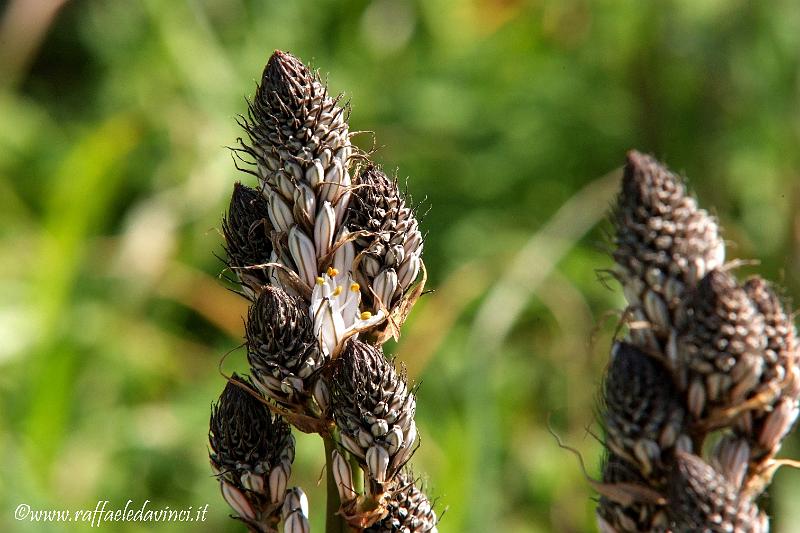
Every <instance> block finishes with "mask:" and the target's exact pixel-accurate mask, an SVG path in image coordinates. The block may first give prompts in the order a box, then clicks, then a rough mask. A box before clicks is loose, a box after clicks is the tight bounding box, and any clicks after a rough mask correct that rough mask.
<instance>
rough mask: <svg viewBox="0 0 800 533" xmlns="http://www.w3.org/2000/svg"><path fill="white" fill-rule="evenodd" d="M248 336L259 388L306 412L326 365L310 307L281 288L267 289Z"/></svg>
mask: <svg viewBox="0 0 800 533" xmlns="http://www.w3.org/2000/svg"><path fill="white" fill-rule="evenodd" d="M246 336H247V358H248V361H249V362H250V368H251V370H252V372H253V377H254V379H255V381H256V384H257V385H258V387H259V388H260V389H261V390H262V391H263V392H264V394H266V395H267V396H269V397H270V398H272V399H273V400H275V401H276V402H278V403H279V404H281V405H283V406H284V407H287V408H290V409H292V410H295V411H300V412H302V410H303V409H302V406H303V405H304V404H305V403H306V401H307V400H308V399H309V398H310V397H311V396H312V394H313V391H314V384H315V381H316V379H317V374H318V370H319V369H320V368H321V367H322V365H323V364H324V362H325V357H324V354H323V353H322V352H321V351H320V349H319V343H318V342H317V340H316V339H315V338H314V335H313V331H312V323H311V318H310V316H309V313H308V306H307V305H306V304H305V303H304V302H303V301H302V300H301V299H300V298H298V297H295V296H290V295H288V294H286V292H284V291H283V289H281V288H280V287H273V286H267V287H264V288H263V290H262V292H261V294H260V295H259V297H258V299H257V300H256V301H255V302H254V303H253V305H252V306H251V307H250V311H249V312H248V315H247V326H246Z"/></svg>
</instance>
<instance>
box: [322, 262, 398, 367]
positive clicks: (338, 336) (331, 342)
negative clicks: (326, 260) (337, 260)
mask: <svg viewBox="0 0 800 533" xmlns="http://www.w3.org/2000/svg"><path fill="white" fill-rule="evenodd" d="M360 304H361V287H360V286H359V284H358V283H355V282H354V281H353V277H352V275H351V274H350V273H347V274H346V275H345V274H339V271H338V270H337V269H335V268H333V267H330V268H328V271H327V272H325V273H324V274H322V275H321V276H319V277H318V278H317V279H316V283H315V284H314V290H313V291H312V293H311V309H310V312H311V319H312V320H313V322H314V336H315V337H316V338H317V339H318V340H319V344H320V347H321V349H322V351H323V352H324V353H325V354H326V355H329V356H331V357H336V355H338V353H339V350H340V349H341V346H342V343H343V342H344V341H345V340H347V339H348V338H350V337H352V336H354V335H358V333H359V332H361V331H364V330H365V329H368V328H371V327H372V326H374V325H376V324H378V323H380V322H382V321H383V319H384V313H383V311H379V312H378V313H377V314H375V315H373V314H372V313H370V312H369V311H361V309H360V307H359V306H360Z"/></svg>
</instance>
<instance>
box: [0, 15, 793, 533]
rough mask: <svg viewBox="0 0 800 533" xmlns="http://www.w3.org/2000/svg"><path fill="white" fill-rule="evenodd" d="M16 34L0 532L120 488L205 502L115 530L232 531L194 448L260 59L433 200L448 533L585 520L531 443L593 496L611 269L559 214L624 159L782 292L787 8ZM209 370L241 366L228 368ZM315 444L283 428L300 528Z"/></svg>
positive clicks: (430, 307) (422, 414)
mask: <svg viewBox="0 0 800 533" xmlns="http://www.w3.org/2000/svg"><path fill="white" fill-rule="evenodd" d="M34 4H36V2H30V1H28V0H20V1H18V2H8V3H7V7H6V9H7V13H10V12H11V8H10V6H12V5H14V6H19V5H27V6H31V5H34ZM33 11H35V10H33ZM18 14H19V12H18ZM22 14H23V15H24V14H25V10H22ZM30 16H31V17H32V18H30V19H24V18H23V19H21V20H22V22H26V21H27V22H30V21H33V22H34V23H37V24H39V27H40V28H41V29H42V30H43V32H42V34H43V35H45V39H44V41H43V42H42V43H41V47H40V48H39V49H38V51H37V50H35V49H34V51H33V52H32V54H31V55H30V56H29V61H27V62H26V61H24V59H25V57H28V56H25V49H24V47H23V44H24V43H22V44H20V43H21V41H19V40H13V39H12V40H7V39H6V40H2V42H3V54H2V58H3V60H4V61H5V63H4V64H5V66H6V70H5V71H4V72H0V87H1V88H0V116H2V117H3V119H2V120H0V367H2V372H0V409H2V413H3V414H4V416H3V421H2V426H0V452H1V453H2V454H3V461H2V462H0V479H2V480H3V482H2V483H0V509H2V510H3V511H2V512H0V529H2V530H3V531H64V530H75V531H79V530H82V529H83V530H88V529H90V528H89V527H88V526H87V527H83V528H81V527H78V526H74V527H73V525H70V526H69V527H68V528H65V527H64V525H63V524H54V525H51V526H50V527H47V526H45V525H43V524H26V523H18V522H15V521H14V520H13V516H12V513H13V509H14V508H15V507H16V506H17V505H18V504H19V503H23V502H24V503H28V504H30V505H31V506H32V507H45V508H52V507H57V508H72V509H77V508H92V509H93V508H94V506H95V504H96V502H97V500H105V499H108V500H110V502H111V504H112V505H113V506H117V507H122V506H124V504H125V501H126V500H128V499H132V500H134V502H136V503H138V504H139V505H141V503H142V502H144V500H145V499H150V500H151V501H152V502H153V504H154V505H156V506H159V507H164V506H167V505H169V506H170V507H171V508H180V507H185V506H189V505H192V506H194V507H195V508H196V507H197V506H200V505H203V504H205V503H209V504H210V511H209V515H208V521H207V522H205V523H204V524H200V525H197V526H196V527H195V525H192V526H191V527H190V526H184V527H181V525H170V524H162V525H158V526H156V525H153V524H113V525H108V526H107V527H109V528H110V529H111V530H114V531H116V530H125V531H145V530H155V529H157V528H160V529H161V530H164V531H172V530H198V531H223V530H226V531H239V530H241V528H240V527H239V526H238V525H237V524H236V523H234V522H232V521H230V520H228V519H227V517H226V516H227V514H228V511H227V509H226V508H225V506H224V505H223V502H222V500H221V498H220V497H219V495H218V494H217V487H216V484H215V483H214V480H213V479H212V478H211V477H210V473H209V469H208V466H207V458H206V447H205V440H206V432H207V422H208V414H209V409H208V408H209V405H210V403H211V401H213V400H214V399H215V398H216V397H217V395H218V393H219V392H220V390H221V389H222V386H223V380H222V378H221V377H220V376H219V374H218V373H217V364H218V361H219V359H220V357H221V356H222V355H223V354H224V353H226V352H228V351H229V350H232V349H234V348H236V346H237V345H238V344H239V343H240V342H241V332H242V322H241V317H242V313H243V312H244V310H245V306H244V303H243V302H241V301H239V300H238V299H237V298H236V297H235V296H234V295H232V294H231V293H229V292H228V291H226V289H225V288H224V286H223V285H222V284H221V283H219V280H218V279H217V278H218V274H219V272H220V270H221V266H222V265H221V264H220V262H219V261H218V260H216V259H215V258H214V256H213V252H218V253H219V252H220V251H221V246H220V241H221V239H220V236H219V234H218V231H217V228H218V227H219V219H220V215H221V213H222V212H223V210H224V208H225V205H226V199H227V196H228V195H229V194H230V191H231V189H232V185H233V181H234V180H235V179H245V178H246V176H242V175H237V173H236V172H235V170H234V169H233V164H232V162H231V161H230V156H229V154H228V152H227V150H226V149H225V147H224V146H225V145H230V144H233V143H234V141H235V139H236V137H237V136H238V135H240V134H241V132H239V131H237V129H236V126H235V120H234V119H235V115H236V114H237V113H241V112H242V111H244V110H245V103H244V100H243V97H244V96H248V95H250V94H251V93H252V91H253V88H254V86H255V80H256V79H257V78H258V76H259V74H260V71H261V68H262V67H263V64H264V62H265V61H266V59H267V57H268V56H269V54H270V53H271V52H272V50H273V49H275V48H282V49H288V50H290V51H292V52H294V53H296V54H297V55H299V56H300V57H301V58H303V59H304V60H307V61H311V62H312V64H313V65H315V66H317V67H319V68H320V69H321V70H322V72H323V74H326V73H329V75H328V80H329V84H330V87H331V89H332V91H334V92H338V91H346V92H347V94H348V96H349V97H350V98H351V101H352V105H353V112H352V117H351V123H352V125H353V128H354V129H356V130H369V131H370V132H374V135H373V134H368V133H365V134H362V135H360V136H358V137H356V141H357V142H358V143H359V144H360V145H361V146H362V147H364V148H371V147H372V146H373V143H375V145H376V146H377V147H378V148H379V149H378V151H377V153H376V158H377V160H378V161H379V162H382V163H384V164H385V165H387V167H388V168H389V169H394V168H398V169H399V170H398V175H399V177H400V178H401V179H404V178H405V177H406V176H409V180H408V189H409V191H410V193H412V194H413V196H414V198H415V199H417V200H420V199H422V198H424V197H426V198H427V200H426V202H425V203H424V205H426V206H430V211H429V213H428V214H427V216H426V217H425V219H424V221H423V226H424V228H425V229H426V230H427V231H428V232H429V234H428V238H427V243H426V248H425V261H426V264H427V267H428V272H429V274H430V287H432V288H434V289H436V292H435V293H434V294H431V295H428V296H426V297H424V298H423V299H422V300H421V301H420V302H419V304H418V305H417V307H416V308H415V311H414V313H412V315H411V318H410V319H409V321H408V323H407V326H406V328H405V332H404V335H403V338H402V339H401V341H400V343H399V344H398V345H396V346H391V347H390V348H391V349H393V350H394V351H395V352H396V353H397V354H398V355H399V357H400V359H401V360H403V361H405V363H406V364H407V366H408V368H409V370H410V373H411V375H413V376H415V378H417V379H419V380H421V381H422V386H421V388H420V389H419V407H418V414H417V416H418V421H419V426H420V433H421V435H422V439H423V441H422V442H423V445H422V447H421V448H420V450H419V453H418V454H417V456H416V457H415V460H414V463H415V466H416V469H417V471H418V472H419V473H421V474H423V475H424V477H425V478H426V479H427V481H428V488H429V492H430V493H431V494H432V495H434V496H437V497H438V498H439V502H440V506H441V509H440V510H444V508H447V510H446V512H445V513H444V519H443V521H442V523H441V530H442V531H443V532H448V531H453V532H455V531H458V532H462V531H465V532H467V531H474V532H483V531H525V532H538V531H542V532H544V531H591V530H592V528H593V522H592V508H593V502H592V501H591V497H592V494H591V492H590V491H589V489H588V486H587V484H586V483H585V482H584V480H583V478H582V475H581V472H580V470H579V468H578V465H577V462H576V461H575V459H574V458H573V456H572V455H570V454H569V453H568V452H565V451H564V450H561V449H560V448H558V446H557V445H556V442H555V440H554V438H553V437H552V436H551V435H550V434H549V433H548V429H547V426H548V423H549V424H550V425H551V426H552V428H553V429H554V431H556V432H557V433H558V434H559V435H560V436H562V437H563V438H564V439H565V440H566V441H567V442H568V443H569V444H571V445H573V446H575V447H576V448H577V449H578V450H580V451H581V452H582V454H583V455H584V458H585V459H586V461H587V466H588V468H589V469H590V472H589V473H590V474H592V475H597V468H598V462H599V456H600V447H599V445H598V444H597V442H596V441H595V440H594V439H593V438H592V436H591V435H590V434H589V432H587V430H586V428H587V427H589V426H591V425H592V424H593V421H594V411H593V409H594V400H595V391H596V389H597V386H598V384H599V383H600V376H601V374H602V370H603V367H604V365H605V362H606V360H607V352H608V346H609V342H610V337H611V333H612V331H613V329H614V326H615V323H616V316H614V315H613V314H609V313H608V311H609V310H613V309H619V308H620V307H621V305H622V300H621V295H620V294H619V291H614V290H609V289H607V288H606V287H604V285H603V284H602V283H601V282H600V281H599V280H598V276H597V274H596V270H597V269H603V268H607V267H608V266H609V265H610V260H609V259H608V257H607V256H606V255H605V254H604V252H603V249H604V247H605V246H606V244H607V240H606V238H605V236H604V231H607V230H608V227H607V225H605V224H603V223H602V222H601V223H599V224H596V223H595V222H594V220H593V219H592V220H590V223H589V224H588V226H587V227H588V228H590V229H589V231H588V233H585V234H584V232H583V231H576V228H575V227H573V226H571V225H570V224H569V222H570V220H569V219H567V220H566V222H567V223H566V224H564V223H561V224H560V225H559V224H557V223H555V222H554V223H553V224H551V225H548V222H549V221H552V220H556V221H558V220H559V219H558V218H557V217H558V215H557V213H558V212H559V209H566V208H565V207H564V206H569V205H574V204H575V203H577V205H579V206H580V205H581V204H580V203H579V202H578V199H580V198H584V200H583V201H586V202H588V203H587V204H586V205H588V206H590V208H587V209H585V210H580V211H579V212H578V215H580V217H583V218H585V217H586V216H589V215H590V214H591V213H600V212H602V208H603V207H605V206H606V205H607V204H608V202H609V201H610V200H609V194H610V193H609V190H608V188H607V187H600V186H596V187H595V188H592V187H594V186H593V185H590V184H592V183H595V184H597V183H602V181H597V180H601V179H602V176H604V175H606V174H607V173H608V172H610V171H612V170H613V169H615V168H617V167H618V166H619V165H620V164H621V163H622V160H623V156H624V153H625V151H626V150H627V149H629V148H632V147H637V148H639V149H641V150H644V151H649V152H652V153H655V154H656V155H657V156H659V157H661V158H664V159H665V160H666V161H667V162H668V163H669V164H671V165H672V166H673V167H674V168H675V169H677V170H680V171H683V172H685V173H686V174H688V176H689V177H690V180H691V181H690V183H691V185H692V187H693V188H694V190H695V191H696V192H697V193H698V195H699V196H700V198H701V200H702V203H703V204H704V205H707V206H715V209H716V214H717V215H718V216H719V217H720V219H721V221H722V223H723V225H724V226H725V228H726V237H728V238H729V239H730V240H731V241H734V242H736V243H738V244H737V246H736V247H735V248H734V249H733V255H734V256H735V257H743V258H751V257H759V258H760V259H761V260H762V264H761V266H760V267H759V268H760V269H761V271H762V272H763V273H764V275H767V276H769V277H772V278H775V279H778V280H780V281H781V282H782V283H783V284H784V285H786V287H787V296H790V297H791V296H794V297H795V298H794V299H795V300H797V299H798V298H797V295H798V291H800V216H798V214H797V213H798V212H799V211H800V172H799V170H800V155H798V154H800V152H798V150H797V147H798V141H799V140H800V123H799V122H798V117H800V105H799V104H800V97H799V95H800V92H799V91H798V88H799V87H800V68H799V67H800V53H799V52H798V50H800V34H798V32H797V31H796V28H797V27H798V25H799V24H800V7H798V6H797V4H796V3H794V2H790V1H788V0H785V1H777V2H771V3H769V4H766V3H754V2H744V1H734V2H688V1H677V0H674V1H671V2H659V3H641V2H633V1H626V2H596V3H590V2H586V1H578V0H567V1H550V0H547V1H541V2H521V1H513V0H512V1H496V0H461V1H443V0H434V1H429V2H406V1H401V0H375V1H348V2H332V1H322V2H319V1H310V0H308V1H295V2H255V1H245V0H217V1H211V0H207V1H201V0H192V1H176V2H156V1H149V0H148V1H141V2H110V1H97V2H68V3H66V4H65V6H64V7H63V8H62V9H61V11H60V12H59V13H58V14H57V16H56V17H55V19H54V21H53V23H52V25H49V24H48V20H49V19H48V17H46V16H43V17H40V18H37V17H36V16H35V13H34V15H30ZM18 22H19V21H18ZM15 27H16V28H19V26H15ZM4 28H5V29H4V30H3V31H5V32H6V33H5V34H4V35H6V36H8V35H9V33H7V32H8V29H7V28H8V26H5V27H4ZM34 29H35V28H34ZM12 34H13V33H12ZM26 35H36V32H35V31H33V30H31V32H30V33H26ZM15 54H16V55H15ZM8 58H12V59H13V58H17V59H20V58H21V59H20V60H19V61H10V60H8ZM12 67H13V68H14V69H16V70H13V71H12V70H10V69H11V68H12ZM0 68H2V67H0ZM581 190H583V191H584V193H582V194H589V197H588V198H586V197H581V196H576V195H578V194H579V191H581ZM585 191H589V193H586V192H585ZM571 199H573V200H574V202H572V204H570V200H571ZM567 212H569V211H567ZM561 213H562V216H563V213H564V211H561ZM554 217H556V218H555V219H554ZM590 218H591V217H590ZM577 220H578V218H576V223H577ZM543 228H547V229H543ZM553 228H555V229H556V230H559V228H560V230H561V231H562V233H559V232H556V233H552V232H548V229H550V230H552V229H553ZM553 239H556V240H553ZM526 245H527V246H528V248H525V247H526ZM523 249H525V250H527V252H525V254H524V255H520V254H522V253H523V252H522V250H523ZM528 262H529V263H528ZM517 278H518V279H517ZM534 282H535V283H534ZM504 295H507V296H504ZM225 365H226V369H227V370H234V369H238V370H242V369H244V366H245V365H244V364H243V354H242V351H241V350H237V351H234V352H233V353H232V354H231V355H230V356H229V357H228V359H227V360H226V363H225ZM321 450H322V447H321V443H319V442H318V439H315V438H314V437H307V436H302V435H301V436H299V437H298V458H297V462H296V468H295V476H296V477H295V482H296V483H298V484H301V485H302V486H303V487H304V488H305V489H306V490H307V492H308V493H309V496H310V499H311V502H312V522H313V524H314V527H315V531H316V530H320V527H321V524H322V517H321V509H322V508H323V506H322V503H321V502H322V498H323V495H322V492H323V489H322V487H321V484H320V483H319V480H320V476H321V468H322V464H323V463H322V461H321V459H320V454H321ZM798 453H800V447H798V445H797V440H796V439H793V440H792V441H791V442H790V443H789V444H788V445H787V447H786V455H794V456H797V455H798ZM798 493H800V478H798V475H797V474H796V473H794V472H790V471H786V472H781V473H779V474H778V475H777V479H776V482H775V484H774V487H773V490H772V492H771V497H770V499H769V500H767V501H766V502H765V503H766V505H767V506H768V508H769V510H770V512H771V513H772V514H773V515H774V520H773V525H774V530H776V531H785V532H788V531H791V524H794V523H797V520H798V517H797V516H796V515H797V511H796V510H794V506H793V504H792V502H793V501H794V500H795V499H796V498H797V495H798Z"/></svg>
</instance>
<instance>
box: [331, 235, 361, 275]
mask: <svg viewBox="0 0 800 533" xmlns="http://www.w3.org/2000/svg"><path fill="white" fill-rule="evenodd" d="M348 235H350V232H349V231H348V230H347V227H345V226H342V229H341V230H339V234H338V235H337V236H336V243H337V244H338V243H342V244H339V247H338V248H336V251H335V252H334V253H333V266H334V268H336V270H338V271H339V276H344V275H346V274H348V273H349V272H351V271H352V270H353V261H354V260H355V258H356V249H355V246H354V245H353V241H347V242H343V241H344V240H345V239H347V236H348Z"/></svg>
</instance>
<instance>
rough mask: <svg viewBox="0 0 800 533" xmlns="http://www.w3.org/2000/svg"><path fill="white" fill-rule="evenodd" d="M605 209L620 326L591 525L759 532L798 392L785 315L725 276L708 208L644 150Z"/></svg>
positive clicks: (615, 531) (764, 293)
mask: <svg viewBox="0 0 800 533" xmlns="http://www.w3.org/2000/svg"><path fill="white" fill-rule="evenodd" d="M613 220H614V224H615V229H616V236H615V244H616V247H615V250H614V253H613V256H614V260H615V262H616V265H617V267H616V269H615V270H614V276H615V277H616V278H617V279H618V280H619V282H620V284H621V285H622V288H623V291H624V294H625V298H626V300H627V303H628V309H627V310H626V317H628V320H627V326H628V334H627V337H626V338H624V339H621V340H619V341H617V342H615V345H614V347H613V349H612V351H611V361H610V363H609V366H608V370H607V374H606V379H605V383H604V387H603V400H604V402H603V406H602V417H603V424H604V427H605V436H604V443H605V447H606V453H607V456H606V459H605V462H604V467H603V476H602V483H599V484H597V486H598V488H599V490H600V492H601V498H600V500H599V505H598V509H597V515H598V523H599V525H600V530H601V531H603V532H604V533H623V532H645V531H655V532H682V531H715V532H716V531H719V532H723V531H736V532H752V533H764V532H766V531H768V529H769V522H768V519H767V516H766V514H765V513H764V512H763V511H761V510H759V508H758V506H757V502H756V500H757V498H758V497H759V496H760V495H761V494H762V493H763V491H764V490H765V488H766V487H767V485H768V484H769V482H770V480H771V478H772V474H773V473H774V471H775V469H776V468H777V467H778V466H780V465H781V464H782V461H781V460H779V459H776V455H777V453H778V452H779V451H780V447H781V443H782V441H783V439H784V438H785V437H786V435H787V434H788V433H789V431H790V430H791V429H792V426H793V424H794V422H795V419H796V418H797V416H798V401H799V400H800V366H798V365H799V364H800V362H799V361H798V355H799V354H798V344H797V339H796V331H795V327H794V324H793V322H792V317H791V313H789V312H787V310H786V309H785V308H784V306H783V304H782V302H781V300H780V298H779V297H778V296H777V294H776V292H775V290H774V289H773V288H772V287H771V286H770V284H769V283H767V282H766V281H764V280H763V279H762V278H760V277H752V278H750V279H748V280H746V281H745V282H743V283H742V282H740V281H739V280H738V279H737V278H736V277H735V276H734V274H733V273H732V268H733V266H734V265H732V264H725V243H724V242H723V240H722V239H721V238H720V231H719V228H718V226H717V223H716V221H715V220H714V218H713V217H711V216H710V215H709V214H708V213H707V212H706V211H704V210H703V209H700V208H699V207H698V206H697V203H696V201H695V200H694V198H692V197H691V196H690V195H689V194H688V193H687V191H686V186H685V184H684V183H683V181H682V180H681V179H680V178H679V177H678V176H676V175H675V174H673V173H671V172H670V171H669V170H667V169H666V168H665V167H664V166H663V165H661V164H660V163H658V162H657V161H655V160H654V159H652V158H651V157H649V156H646V155H643V154H640V153H637V152H631V153H629V154H628V161H627V165H626V167H625V171H624V176H623V183H622V191H621V192H620V194H619V196H618V198H617V204H616V207H615V210H614V215H613ZM706 442H715V444H714V445H713V446H711V447H710V448H709V447H708V446H704V444H705V443H706Z"/></svg>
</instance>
